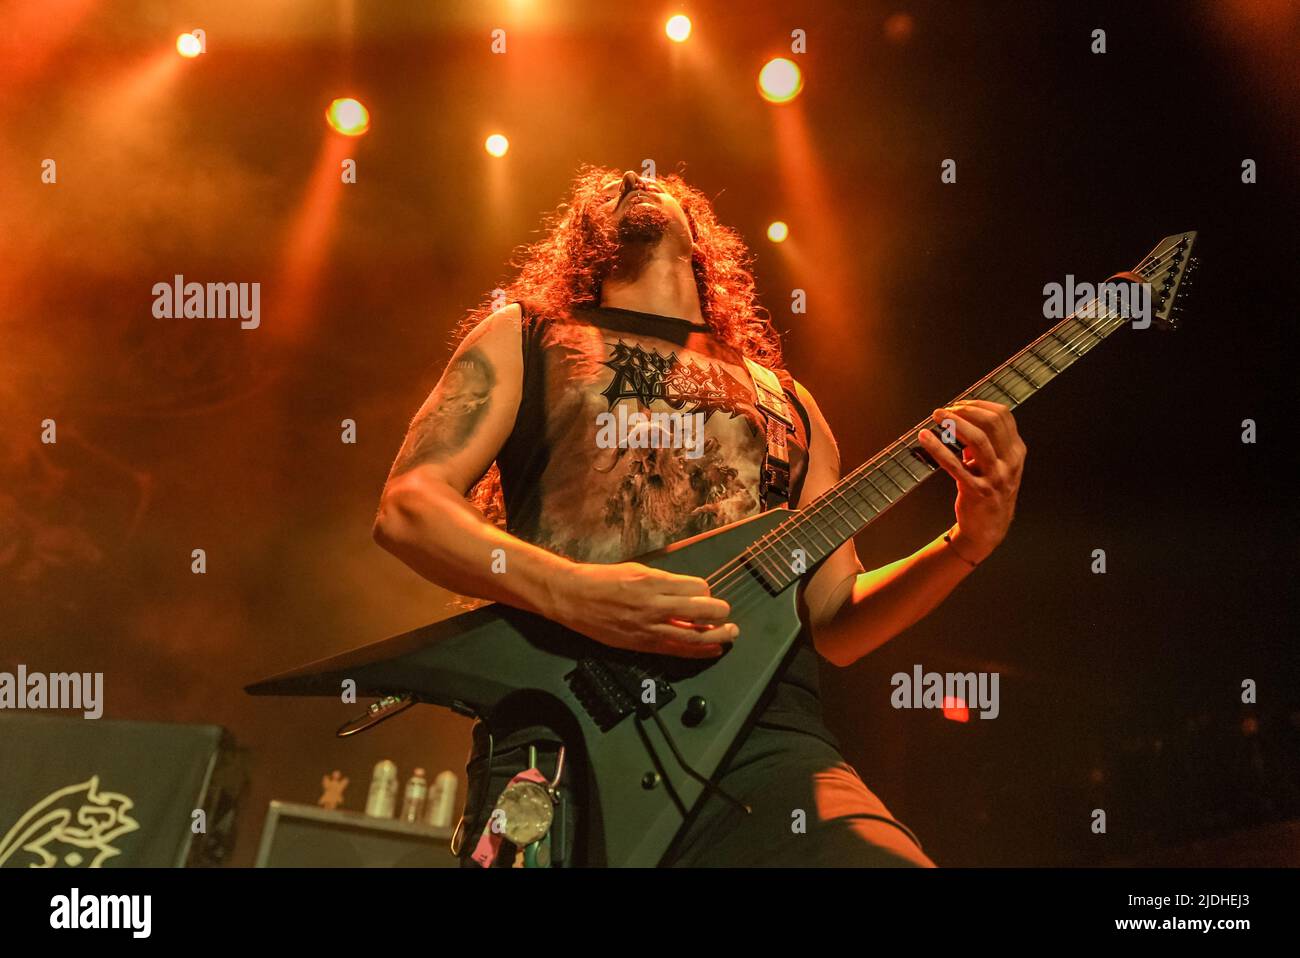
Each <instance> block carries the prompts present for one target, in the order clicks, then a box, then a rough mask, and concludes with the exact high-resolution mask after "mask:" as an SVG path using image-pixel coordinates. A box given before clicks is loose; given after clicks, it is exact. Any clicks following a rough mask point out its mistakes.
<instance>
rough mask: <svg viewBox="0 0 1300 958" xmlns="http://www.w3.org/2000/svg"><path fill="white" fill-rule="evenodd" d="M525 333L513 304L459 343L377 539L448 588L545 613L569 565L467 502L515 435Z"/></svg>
mask: <svg viewBox="0 0 1300 958" xmlns="http://www.w3.org/2000/svg"><path fill="white" fill-rule="evenodd" d="M519 325H520V312H519V307H518V306H517V305H514V304H512V305H510V306H506V307H505V308H503V309H500V310H498V311H497V312H495V313H493V314H492V315H491V316H489V317H488V318H487V319H485V320H484V321H483V322H482V323H480V324H479V325H478V326H477V327H476V328H475V329H474V330H473V331H472V332H471V333H470V334H469V335H468V336H466V337H465V339H464V340H463V341H462V342H461V344H460V347H459V348H458V349H457V350H456V353H455V355H454V356H452V359H451V362H450V363H448V364H447V369H446V370H445V371H444V372H443V374H442V379H441V380H440V381H439V382H438V385H437V386H435V387H434V390H433V392H432V393H430V394H429V398H428V399H426V400H425V401H424V405H423V406H421V407H420V410H419V412H417V413H416V414H415V418H414V419H413V420H412V421H411V426H410V429H409V430H408V431H407V434H406V439H405V441H403V443H402V448H401V450H400V451H399V452H398V454H397V461H396V462H394V463H393V468H392V471H391V472H390V473H389V476H388V482H387V483H386V484H385V486H384V493H383V497H382V498H381V499H380V503H379V514H378V516H377V517H376V519H375V528H374V534H375V541H376V542H378V543H379V544H380V545H381V546H383V547H384V548H385V549H387V550H388V551H389V552H391V553H393V555H395V556H397V557H398V558H399V559H401V560H402V561H403V562H405V563H406V564H407V565H409V566H410V567H411V568H412V569H414V570H415V571H416V572H418V573H419V574H420V575H422V576H424V577H425V578H426V579H429V580H430V581H432V582H434V583H436V584H438V585H441V586H443V587H444V588H447V589H450V590H452V591H454V592H458V593H460V594H462V595H471V596H475V597H478V598H484V599H492V600H495V601H504V602H507V603H509V604H511V605H516V606H519V607H520V608H524V609H528V610H529V611H542V610H543V609H544V608H546V607H547V606H548V599H549V597H548V595H547V586H546V582H547V578H548V577H550V576H553V575H555V574H556V572H557V571H558V570H559V568H560V567H561V566H564V565H568V564H570V563H568V562H567V560H565V559H562V558H561V557H559V556H556V555H553V554H552V553H550V552H547V551H546V550H544V549H539V548H537V547H536V546H533V545H530V544H528V543H526V542H523V541H521V540H520V539H517V538H515V537H514V536H511V535H509V534H507V533H506V532H504V531H502V530H501V529H499V528H497V527H496V526H495V525H493V524H492V523H490V522H488V521H487V520H485V519H484V518H483V516H482V514H481V513H479V511H478V510H477V509H475V508H474V507H473V506H472V505H471V504H470V503H469V502H468V501H467V500H466V498H465V494H466V492H467V491H468V490H469V489H470V487H471V486H473V485H474V483H476V482H477V481H478V480H479V477H480V476H482V475H483V473H484V472H485V471H487V468H488V467H489V466H490V465H491V464H492V462H493V460H494V459H496V456H497V453H498V452H499V451H500V449H501V447H502V445H504V444H505V441H506V438H507V437H508V436H509V435H510V431H511V429H512V428H513V427H514V422H515V414H516V412H517V411H518V409H519V397H520V390H521V388H522V383H523V359H522V356H521V351H520V328H519ZM497 549H500V550H501V552H499V553H497V552H496V551H495V550H497ZM495 556H501V557H503V558H504V568H505V570H506V574H500V573H494V572H493V567H494V562H493V559H494V557H495ZM495 567H496V568H497V569H500V568H502V564H501V563H500V562H497V563H495Z"/></svg>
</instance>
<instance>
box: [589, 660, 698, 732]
mask: <svg viewBox="0 0 1300 958" xmlns="http://www.w3.org/2000/svg"><path fill="white" fill-rule="evenodd" d="M565 679H566V681H568V683H569V688H570V689H572V690H573V694H574V696H575V697H576V698H577V700H578V702H579V703H580V704H581V705H582V707H583V709H585V710H586V712H587V714H588V715H589V716H590V717H591V720H592V721H593V722H595V723H596V725H597V726H599V728H600V730H601V731H602V732H608V731H609V730H610V729H612V728H613V727H614V726H615V725H617V724H618V723H619V722H621V721H623V719H625V718H627V717H628V716H629V715H631V714H633V713H634V712H635V713H636V714H637V715H638V716H640V717H641V718H648V717H649V715H650V712H651V710H652V708H656V707H662V706H664V705H667V704H668V703H669V702H671V701H672V700H673V699H674V698H676V697H677V693H676V691H674V689H673V687H672V686H671V685H669V684H668V682H666V681H665V680H664V678H663V677H662V676H661V675H659V674H656V673H655V672H654V671H652V670H651V669H648V668H646V667H645V666H644V665H642V664H641V663H639V662H636V661H632V660H628V661H624V662H618V661H612V660H605V659H598V658H594V657H591V656H588V657H587V658H583V659H579V660H578V662H577V665H576V667H575V668H574V670H573V671H572V672H570V673H569V674H568V675H567V676H565ZM651 682H652V683H654V684H653V689H654V694H653V697H652V698H651V701H649V702H647V701H645V698H646V696H645V693H646V692H647V691H649V690H650V688H651V686H650V685H648V684H647V683H651Z"/></svg>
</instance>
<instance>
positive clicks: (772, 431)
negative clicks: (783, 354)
mask: <svg viewBox="0 0 1300 958" xmlns="http://www.w3.org/2000/svg"><path fill="white" fill-rule="evenodd" d="M745 367H746V368H747V369H748V370H749V375H750V378H751V379H753V380H754V394H755V397H756V403H755V404H756V405H757V406H758V411H759V412H761V413H762V414H763V424H764V431H765V434H766V440H767V451H766V453H765V454H764V456H763V466H762V468H761V469H760V470H759V500H760V501H761V502H762V504H763V508H764V509H775V508H777V507H779V506H782V505H785V504H787V503H789V502H790V449H789V444H788V440H789V437H790V434H791V433H792V432H794V415H793V410H791V408H790V403H789V402H788V401H787V400H786V397H785V390H784V389H782V388H781V381H780V380H779V379H777V377H776V373H774V372H772V370H770V369H768V368H767V367H766V366H760V365H759V364H758V363H756V362H754V361H753V360H752V359H748V358H746V359H745Z"/></svg>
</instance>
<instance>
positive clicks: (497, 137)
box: [483, 133, 510, 156]
mask: <svg viewBox="0 0 1300 958" xmlns="http://www.w3.org/2000/svg"><path fill="white" fill-rule="evenodd" d="M483 149H485V150H487V151H488V153H489V154H491V155H492V156H505V155H506V151H507V150H509V149H510V141H509V140H507V139H506V138H505V136H504V135H503V134H501V133H493V134H492V135H491V136H489V137H488V138H487V139H486V140H485V141H484V142H483Z"/></svg>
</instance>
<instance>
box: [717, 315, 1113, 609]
mask: <svg viewBox="0 0 1300 958" xmlns="http://www.w3.org/2000/svg"><path fill="white" fill-rule="evenodd" d="M1115 318H1116V317H1106V318H1104V319H1103V323H1105V322H1106V321H1107V320H1110V319H1115ZM1123 322H1124V320H1123V319H1122V318H1120V322H1119V323H1118V324H1115V325H1113V326H1111V327H1110V328H1106V327H1105V326H1104V325H1100V324H1099V325H1098V326H1097V327H1096V331H1097V332H1101V331H1102V330H1103V329H1104V330H1105V332H1104V333H1103V335H1109V333H1111V332H1114V331H1115V329H1117V328H1118V326H1119V325H1122V324H1123ZM1089 335H1091V334H1090V333H1089V332H1088V331H1086V330H1085V331H1083V332H1082V333H1081V334H1080V335H1078V336H1076V337H1074V338H1073V339H1071V340H1069V342H1063V343H1062V344H1060V345H1058V346H1057V347H1055V348H1056V352H1055V353H1053V354H1051V357H1050V358H1052V359H1057V358H1059V357H1060V356H1062V355H1065V354H1066V353H1067V352H1072V350H1070V349H1069V347H1071V346H1078V345H1079V344H1080V343H1081V342H1083V341H1084V340H1085V338H1086V337H1087V336H1089ZM1099 341H1100V340H1099ZM1036 342H1037V341H1036ZM1074 358H1075V359H1078V358H1081V355H1080V354H1078V353H1075V354H1074ZM1072 363H1073V360H1071V364H1072ZM1065 368H1068V366H1067V367H1062V369H1061V371H1062V372H1063V371H1064V369H1065ZM1054 375H1055V374H1054ZM984 385H986V380H981V381H980V382H978V383H976V384H975V386H973V387H971V388H970V389H968V390H966V392H965V393H963V395H973V394H974V393H975V392H976V391H977V390H979V389H980V388H981V387H983V386H984ZM1044 385H1045V384H1044ZM1026 399H1028V397H1026ZM920 428H922V427H921V426H920V425H918V427H917V431H919V429H920ZM913 436H915V431H912V430H909V431H908V432H907V433H904V434H903V436H900V437H899V439H897V440H895V441H894V442H893V443H891V444H889V445H888V446H887V447H886V448H885V449H884V450H883V451H882V452H881V453H880V454H879V455H877V456H875V457H873V458H872V459H871V460H868V461H867V462H866V463H863V465H862V466H860V467H859V468H858V469H855V470H854V472H853V473H851V474H850V476H849V477H846V478H849V479H850V480H851V479H852V477H853V476H855V475H857V474H858V473H859V472H861V473H863V474H865V473H866V472H867V471H868V470H871V471H875V469H876V467H877V465H878V464H883V463H884V462H885V461H887V460H889V459H894V460H895V461H896V462H897V459H896V456H897V453H898V452H899V451H901V450H899V448H898V447H900V446H904V444H905V443H906V442H908V441H910V440H911V437H913ZM900 468H903V467H900ZM880 471H881V473H882V474H883V475H884V476H885V478H886V479H888V480H889V481H890V482H894V480H893V479H892V478H890V477H889V474H888V472H887V471H885V470H884V469H883V466H881V468H880ZM903 471H904V472H909V470H907V469H906V468H903ZM929 474H931V473H927V474H926V475H925V476H922V477H921V479H924V478H928V476H929ZM912 478H913V480H914V482H915V484H916V485H919V484H920V481H921V479H916V477H912ZM894 484H895V485H897V483H896V482H894ZM848 485H849V483H836V485H835V486H833V487H832V488H831V489H828V490H827V491H826V492H825V493H823V494H822V495H821V496H818V497H817V498H816V499H814V500H813V501H812V502H810V503H809V504H808V505H807V506H806V507H805V508H804V509H801V510H798V511H797V512H795V513H793V514H792V515H791V516H790V517H789V518H787V519H785V520H783V521H782V522H781V524H780V525H778V526H777V527H776V528H774V529H772V530H770V531H769V532H768V533H767V534H765V535H764V536H762V537H760V538H759V539H758V540H756V541H755V542H754V543H752V544H751V545H750V546H749V547H748V548H747V549H746V550H745V552H743V553H741V555H739V556H737V557H736V558H735V559H733V560H731V561H730V562H729V563H728V564H726V565H724V566H723V567H722V568H720V569H719V570H717V571H715V572H714V573H713V574H711V575H710V576H709V577H707V578H706V580H705V581H706V582H708V583H709V592H710V595H713V596H715V597H718V598H725V599H726V600H727V602H728V604H729V605H730V607H731V612H730V615H729V618H730V617H734V616H736V615H738V614H741V613H744V612H745V611H748V609H750V608H752V607H753V606H754V604H755V603H756V601H758V600H761V599H762V598H764V597H767V596H768V595H769V594H770V593H769V592H768V590H767V589H766V588H765V587H764V586H763V583H762V581H760V579H759V578H758V577H757V576H758V575H760V574H761V575H764V576H765V577H766V578H768V579H772V580H774V584H776V585H778V586H779V585H780V581H779V579H777V577H774V576H773V574H772V571H771V570H770V569H768V568H766V567H765V566H764V564H763V562H762V559H761V556H762V555H763V554H765V553H769V552H770V551H771V550H772V549H773V548H774V547H776V546H778V545H779V543H780V541H781V540H782V539H784V538H786V537H788V536H792V535H793V534H794V533H795V532H796V531H797V530H799V529H800V528H802V527H804V526H805V525H809V526H810V527H811V528H812V529H813V531H816V528H815V525H811V524H812V523H814V522H815V520H812V519H810V518H808V516H807V513H809V512H810V510H812V509H814V508H821V507H823V506H824V505H825V504H827V503H832V504H833V503H834V502H835V500H843V501H844V502H845V503H846V504H847V505H848V507H849V508H850V509H852V510H853V511H854V512H857V510H856V509H855V508H854V507H853V505H852V503H851V502H850V501H849V500H848V497H847V494H846V492H845V491H844V487H847V486H848ZM873 485H874V484H873ZM899 490H900V492H901V493H902V494H901V495H899V496H898V497H897V498H895V499H892V500H891V499H889V498H888V497H887V496H885V494H884V493H883V492H882V493H880V495H881V497H882V498H884V499H885V500H886V505H885V507H884V509H880V510H878V511H876V510H875V507H874V506H871V508H872V510H873V512H874V515H871V516H868V517H866V522H865V523H864V524H863V526H862V528H865V525H866V524H869V523H871V522H873V521H875V519H876V518H877V517H878V516H880V515H882V514H883V513H884V512H885V511H886V510H887V509H888V508H889V507H890V506H892V505H893V504H894V503H896V502H898V501H899V500H901V499H902V498H903V497H904V496H905V495H906V493H907V492H909V491H910V489H907V490H904V489H903V488H902V487H901V486H899ZM868 504H869V500H868ZM854 534H855V535H856V532H855V533H854ZM823 537H825V534H824V533H823ZM845 541H848V540H847V539H845ZM841 544H842V543H841ZM836 548H838V546H836ZM831 551H833V550H831ZM828 554H829V553H828ZM776 570H777V572H778V573H779V574H780V575H781V576H783V575H784V568H783V567H782V566H781V564H780V562H779V561H778V562H777V563H776ZM796 578H798V576H796Z"/></svg>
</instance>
